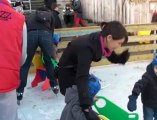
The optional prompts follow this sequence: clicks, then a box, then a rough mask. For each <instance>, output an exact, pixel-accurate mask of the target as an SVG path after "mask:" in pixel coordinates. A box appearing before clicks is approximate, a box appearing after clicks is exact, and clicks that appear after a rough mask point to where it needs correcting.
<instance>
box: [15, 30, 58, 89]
mask: <svg viewBox="0 0 157 120" xmlns="http://www.w3.org/2000/svg"><path fill="white" fill-rule="evenodd" d="M52 41H53V40H52V33H51V32H48V31H44V30H35V31H30V32H28V40H27V58H26V61H25V63H24V64H23V66H22V67H21V69H20V80H21V84H20V86H19V88H18V89H17V92H24V87H26V84H27V77H28V71H29V68H30V66H31V63H32V59H33V57H34V54H35V52H36V49H37V47H38V46H39V47H40V48H41V50H42V52H43V56H44V61H45V68H46V73H47V77H48V78H49V79H50V85H51V87H53V86H55V85H57V82H56V80H55V78H54V68H53V65H52V63H51V57H53V55H54V54H53V52H55V51H54V48H53V47H52V45H53V42H52Z"/></svg>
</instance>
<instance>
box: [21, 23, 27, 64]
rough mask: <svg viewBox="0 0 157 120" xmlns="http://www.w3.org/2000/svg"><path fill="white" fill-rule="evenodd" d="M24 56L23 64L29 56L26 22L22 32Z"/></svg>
mask: <svg viewBox="0 0 157 120" xmlns="http://www.w3.org/2000/svg"><path fill="white" fill-rule="evenodd" d="M22 37H23V40H22V58H21V66H22V65H23V64H24V62H25V60H26V57H27V27H26V24H25V23H24V25H23V33H22Z"/></svg>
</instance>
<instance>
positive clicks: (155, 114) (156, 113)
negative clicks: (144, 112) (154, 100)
mask: <svg viewBox="0 0 157 120" xmlns="http://www.w3.org/2000/svg"><path fill="white" fill-rule="evenodd" d="M154 120H157V108H154Z"/></svg>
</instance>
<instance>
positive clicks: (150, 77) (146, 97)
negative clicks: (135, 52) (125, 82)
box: [132, 63, 157, 108]
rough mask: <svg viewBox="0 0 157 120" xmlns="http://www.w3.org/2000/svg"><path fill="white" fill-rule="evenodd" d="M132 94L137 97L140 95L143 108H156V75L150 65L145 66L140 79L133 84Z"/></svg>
mask: <svg viewBox="0 0 157 120" xmlns="http://www.w3.org/2000/svg"><path fill="white" fill-rule="evenodd" d="M132 93H133V94H135V95H137V96H138V95H139V94H140V93H141V95H142V103H143V104H144V105H145V106H148V107H155V108H157V75H155V73H154V68H153V66H152V63H151V64H149V65H148V66H147V70H146V73H144V75H143V76H142V79H141V80H139V81H137V82H136V83H135V85H134V88H133V91H132Z"/></svg>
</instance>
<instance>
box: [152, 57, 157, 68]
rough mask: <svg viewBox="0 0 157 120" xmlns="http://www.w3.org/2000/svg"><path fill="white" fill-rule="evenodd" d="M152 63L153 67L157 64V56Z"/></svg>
mask: <svg viewBox="0 0 157 120" xmlns="http://www.w3.org/2000/svg"><path fill="white" fill-rule="evenodd" d="M152 65H153V67H154V66H155V65H157V57H155V58H154V59H153V62H152Z"/></svg>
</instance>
